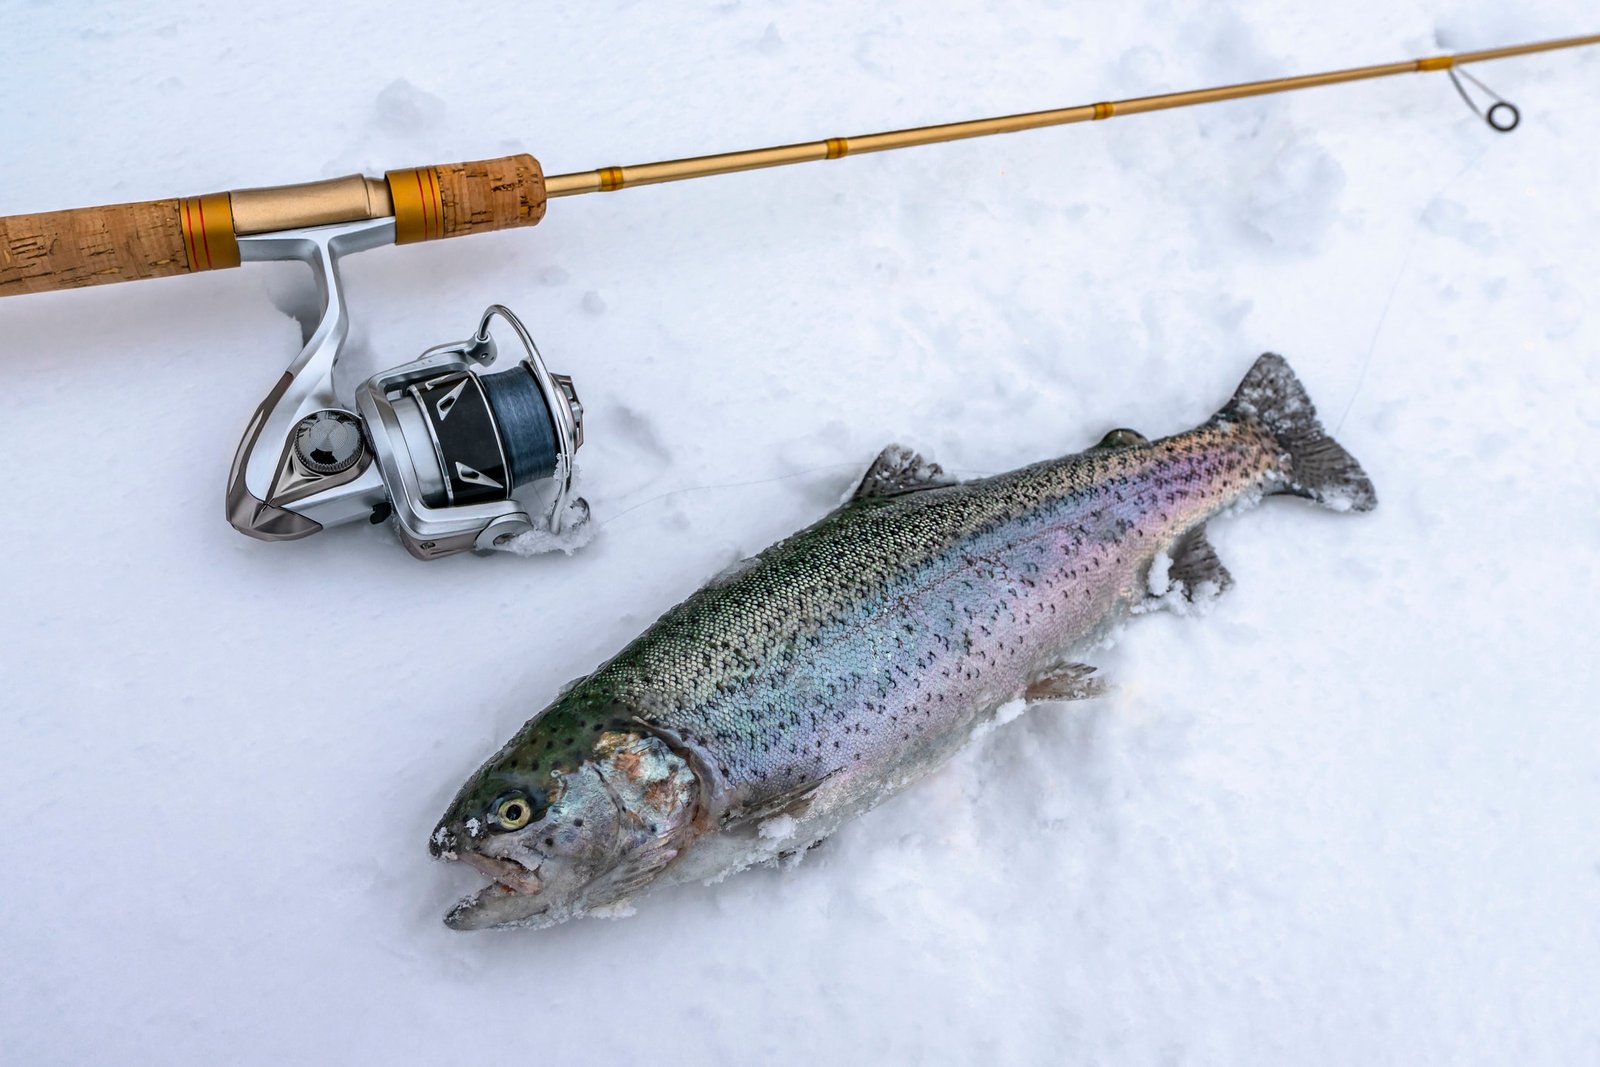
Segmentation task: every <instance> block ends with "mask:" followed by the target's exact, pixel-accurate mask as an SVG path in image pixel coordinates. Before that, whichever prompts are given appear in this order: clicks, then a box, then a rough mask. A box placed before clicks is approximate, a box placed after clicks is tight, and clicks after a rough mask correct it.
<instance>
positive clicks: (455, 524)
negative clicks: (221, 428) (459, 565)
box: [227, 219, 589, 559]
mask: <svg viewBox="0 0 1600 1067" xmlns="http://www.w3.org/2000/svg"><path fill="white" fill-rule="evenodd" d="M393 227H394V220H393V219H376V220H365V221H361V222H357V223H351V224H349V225H345V226H323V227H316V228H312V229H306V230H299V231H286V232H279V233H272V234H262V235H259V236H246V237H241V238H240V239H239V247H240V253H241V255H242V256H243V257H244V258H245V259H288V258H293V259H301V260H304V261H305V262H307V263H308V264H310V265H311V267H312V269H313V271H314V272H315V273H316V276H317V281H318V288H319V289H320V290H321V292H322V294H323V296H324V298H325V305H324V311H323V315H322V319H321V321H320V322H319V324H318V326H317V329H316V331H315V332H314V333H313V334H312V337H311V340H310V341H309V342H308V343H307V344H306V347H305V349H304V350H303V351H302V352H301V354H300V356H299V357H298V358H297V359H296V360H295V361H294V363H292V364H290V366H289V369H288V371H286V372H285V373H284V375H283V377H282V378H281V379H279V381H278V384H277V385H276V386H275V387H274V388H273V390H272V391H271V392H270V393H268V394H267V397H266V398H265V399H264V400H263V401H262V402H261V406H260V407H259V408H258V409H257V410H256V414H255V417H254V418H253V419H251V421H250V425H249V426H248V427H247V429H246V430H245V434H244V437H243V439H242V440H241V441H240V442H239V449H238V452H237V454H236V455H235V457H234V461H233V469H232V471H231V472H230V475H229V479H228V496H227V511H228V521H229V522H230V523H232V524H233V526H234V528H235V529H237V530H239V531H240V532H241V533H244V534H248V535H249V536H251V537H255V538H258V539H260V540H263V541H292V540H297V539H299V538H302V537H308V536H310V535H311V534H314V533H316V532H317V531H319V530H321V529H323V528H324V527H325V526H332V525H335V524H338V523H341V522H351V521H354V520H356V519H362V518H365V519H368V520H369V521H371V522H374V523H377V522H382V521H384V520H385V519H387V518H389V517H390V516H393V517H394V519H395V523H396V527H397V529H398V532H399V534H400V539H401V542H402V543H403V544H404V545H405V546H406V549H407V550H408V551H409V552H410V553H411V554H412V555H413V556H416V557H417V558H418V559H437V558H439V557H441V556H449V555H454V554H455V553H457V552H463V551H466V550H468V549H472V550H476V551H487V550H490V549H493V548H496V547H500V546H503V545H505V544H506V543H508V542H510V541H511V540H512V539H514V538H516V537H517V536H519V535H521V534H524V533H530V532H534V531H543V532H546V533H549V534H552V535H554V534H560V533H562V532H564V531H570V530H572V529H573V528H575V527H577V526H579V525H582V524H583V523H585V522H587V521H588V518H589V506H588V504H587V503H586V502H585V501H584V500H583V499H582V498H577V497H573V496H572V474H573V457H574V455H575V454H576V453H577V450H578V449H579V447H581V446H582V444H583V405H582V404H581V403H580V402H579V400H578V394H577V390H576V389H575V388H574V387H573V384H572V379H571V378H569V377H567V376H565V375H561V374H552V373H551V372H550V370H549V369H548V368H547V367H546V366H545V364H544V359H543V358H542V357H541V356H540V354H539V350H538V348H537V346H535V345H534V343H533V339H532V337H530V336H529V334H528V331H527V328H526V327H524V326H523V324H522V322H521V320H519V319H518V318H517V317H516V316H515V315H514V314H512V313H511V311H510V310H509V309H507V308H505V307H503V306H501V305H499V304H493V305H490V307H489V308H488V309H487V310H485V311H484V313H483V316H482V318H481V319H480V320H479V322H478V328H477V330H476V331H475V332H474V333H473V335H472V336H471V337H469V338H467V339H466V340H464V341H460V342H457V343H454V344H446V345H439V346H436V347H434V348H430V349H428V350H427V351H425V352H424V353H422V355H421V356H419V357H418V358H417V359H415V360H413V361H411V362H410V363H405V364H402V365H401V366H399V367H395V368H393V369H392V370H388V371H383V372H381V373H379V374H375V375H373V376H372V377H371V378H370V379H369V380H368V381H367V382H366V383H365V384H363V385H362V386H361V387H360V388H359V389H358V390H357V391H356V398H355V408H354V410H351V409H350V408H349V407H347V406H345V405H342V404H340V403H338V402H337V401H336V399H335V397H334V395H333V368H334V365H335V364H336V362H337V360H338V354H339V348H340V345H341V344H342V343H343V341H344V338H345V335H346V333H347V332H348V320H347V316H346V313H345V307H344V300H343V297H342V291H341V287H340V283H339V274H338V259H339V257H340V256H341V255H344V254H348V253H349V252H353V251H360V250H362V249H364V248H369V247H374V246H375V245H377V244H383V243H387V242H388V241H392V240H393ZM386 230H387V232H385V231H386ZM496 318H499V319H502V320H503V321H504V322H505V323H506V324H507V325H508V326H509V327H510V328H511V330H512V331H513V332H514V333H515V334H516V336H517V339H518V341H519V342H520V344H521V347H522V350H523V356H522V358H521V359H520V360H519V361H518V362H517V363H516V364H515V365H514V366H512V367H509V368H507V369H504V370H500V371H497V372H495V373H492V374H491V373H486V371H487V369H488V368H489V367H490V366H491V365H493V364H494V363H495V362H496V357H497V345H496V343H495V339H494V337H493V336H492V335H491V333H490V326H491V324H492V323H493V321H494V320H495V319H496ZM546 483H549V484H551V485H553V486H554V491H553V495H552V500H551V502H550V505H549V509H548V511H547V512H546V514H544V515H543V516H542V517H541V518H539V519H537V520H535V519H534V518H533V517H532V516H531V514H530V511H532V510H536V509H533V508H530V506H529V505H528V504H526V503H524V502H522V501H521V500H519V499H518V498H517V495H516V494H517V491H518V490H519V489H529V488H530V487H535V486H543V485H545V484H546Z"/></svg>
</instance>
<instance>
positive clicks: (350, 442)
mask: <svg viewBox="0 0 1600 1067" xmlns="http://www.w3.org/2000/svg"><path fill="white" fill-rule="evenodd" d="M366 450H367V444H366V442H365V441H364V440H362V437H361V423H360V422H358V421H357V420H356V417H355V416H354V415H352V414H350V413H349V412H348V411H334V410H333V409H331V408H328V409H324V410H322V411H313V412H312V413H311V414H309V415H307V416H306V417H305V418H303V419H301V420H300V421H299V422H298V423H296V424H295V428H294V455H295V458H296V459H298V460H299V461H300V463H301V465H303V466H304V467H305V468H306V469H307V470H308V471H311V472H312V473H313V474H338V473H340V472H341V471H347V470H349V469H350V468H351V467H353V466H355V465H356V461H357V460H359V459H360V458H361V456H362V454H363V453H364V452H366Z"/></svg>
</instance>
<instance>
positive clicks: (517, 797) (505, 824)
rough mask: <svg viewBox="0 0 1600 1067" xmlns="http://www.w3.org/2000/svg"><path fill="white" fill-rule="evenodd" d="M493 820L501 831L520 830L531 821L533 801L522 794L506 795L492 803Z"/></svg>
mask: <svg viewBox="0 0 1600 1067" xmlns="http://www.w3.org/2000/svg"><path fill="white" fill-rule="evenodd" d="M494 820H495V824H496V825H497V826H498V827H499V829H501V830H520V829H522V828H523V827H524V826H526V825H528V823H530V822H532V821H533V801H531V800H529V799H528V798H527V797H526V796H525V795H523V794H522V793H507V794H506V795H505V796H503V797H501V798H500V799H499V800H497V801H495V802H494Z"/></svg>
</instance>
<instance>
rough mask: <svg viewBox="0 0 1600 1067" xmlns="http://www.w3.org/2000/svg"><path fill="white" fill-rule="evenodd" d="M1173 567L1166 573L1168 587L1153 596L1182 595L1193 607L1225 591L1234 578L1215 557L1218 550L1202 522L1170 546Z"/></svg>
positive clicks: (1152, 592)
mask: <svg viewBox="0 0 1600 1067" xmlns="http://www.w3.org/2000/svg"><path fill="white" fill-rule="evenodd" d="M1170 554H1171V556H1172V566H1171V567H1170V568H1169V569H1168V570H1167V581H1168V583H1169V585H1168V588H1167V589H1166V590H1164V591H1162V592H1159V593H1158V592H1157V591H1156V590H1155V589H1154V588H1151V590H1150V592H1151V595H1153V596H1164V595H1167V594H1168V593H1171V592H1173V591H1177V592H1180V593H1182V594H1183V599H1185V600H1187V601H1188V602H1189V603H1191V604H1194V603H1197V602H1200V601H1204V600H1210V599H1212V598H1213V597H1216V596H1219V595H1221V594H1222V593H1224V592H1226V591H1227V589H1228V587H1229V586H1231V585H1233V575H1231V574H1229V573H1228V568H1226V567H1224V566H1223V565H1222V561H1221V560H1220V559H1218V558H1217V550H1216V549H1214V548H1212V547H1211V542H1210V541H1208V540H1207V539H1206V528H1205V524H1204V523H1202V524H1200V525H1199V526H1196V527H1195V528H1194V529H1192V530H1190V531H1189V532H1188V533H1186V534H1184V535H1183V536H1182V537H1180V538H1178V539H1177V540H1176V541H1174V542H1173V544H1172V549H1171V553H1170Z"/></svg>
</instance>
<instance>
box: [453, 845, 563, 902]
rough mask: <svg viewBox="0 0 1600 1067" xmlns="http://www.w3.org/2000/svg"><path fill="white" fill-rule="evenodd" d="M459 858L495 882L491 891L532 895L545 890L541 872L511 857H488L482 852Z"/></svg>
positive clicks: (466, 854) (465, 854)
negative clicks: (499, 890) (498, 890)
mask: <svg viewBox="0 0 1600 1067" xmlns="http://www.w3.org/2000/svg"><path fill="white" fill-rule="evenodd" d="M457 858H459V859H460V860H461V862H463V863H466V864H468V865H469V866H471V867H473V868H475V869H476V870H477V871H478V872H479V873H480V874H483V875H486V876H488V878H489V879H490V880H491V881H493V882H494V885H491V886H489V889H491V890H492V889H496V888H498V889H502V890H507V891H509V892H512V893H525V894H528V895H532V894H535V893H537V892H539V890H540V889H542V888H544V882H543V880H542V879H540V877H539V872H537V871H535V870H533V869H532V868H530V867H525V866H523V865H522V864H521V863H518V862H517V861H516V860H514V859H510V858H509V857H502V856H486V855H484V854H483V853H482V852H465V851H464V852H461V853H459V854H458V857H457Z"/></svg>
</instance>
